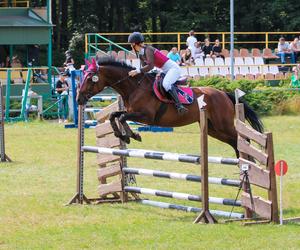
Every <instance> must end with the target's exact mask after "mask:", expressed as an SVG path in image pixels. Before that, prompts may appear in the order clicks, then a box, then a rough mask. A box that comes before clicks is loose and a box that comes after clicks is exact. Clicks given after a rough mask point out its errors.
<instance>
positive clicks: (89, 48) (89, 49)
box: [87, 35, 91, 59]
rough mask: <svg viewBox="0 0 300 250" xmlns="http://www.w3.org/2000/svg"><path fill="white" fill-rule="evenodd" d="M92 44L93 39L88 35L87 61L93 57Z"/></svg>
mask: <svg viewBox="0 0 300 250" xmlns="http://www.w3.org/2000/svg"><path fill="white" fill-rule="evenodd" d="M90 43H91V38H90V36H89V35H88V58H87V59H89V58H90V56H91V47H90Z"/></svg>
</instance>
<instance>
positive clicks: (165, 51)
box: [160, 49, 169, 56]
mask: <svg viewBox="0 0 300 250" xmlns="http://www.w3.org/2000/svg"><path fill="white" fill-rule="evenodd" d="M160 52H162V53H163V54H164V55H165V56H166V55H168V53H169V51H167V50H165V49H162V50H161V51H160Z"/></svg>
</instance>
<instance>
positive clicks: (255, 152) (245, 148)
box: [238, 137, 268, 165]
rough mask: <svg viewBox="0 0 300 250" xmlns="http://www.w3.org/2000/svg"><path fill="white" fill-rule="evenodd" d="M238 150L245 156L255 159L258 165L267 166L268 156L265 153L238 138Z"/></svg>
mask: <svg viewBox="0 0 300 250" xmlns="http://www.w3.org/2000/svg"><path fill="white" fill-rule="evenodd" d="M238 150H239V151H241V152H243V153H245V154H247V155H251V156H252V157H254V158H255V159H257V160H258V161H259V162H260V163H262V164H264V165H267V162H268V155H267V154H266V153H265V152H263V151H261V150H259V149H257V148H255V147H254V146H253V145H251V144H250V143H249V142H248V141H246V140H245V139H243V138H241V137H239V138H238Z"/></svg>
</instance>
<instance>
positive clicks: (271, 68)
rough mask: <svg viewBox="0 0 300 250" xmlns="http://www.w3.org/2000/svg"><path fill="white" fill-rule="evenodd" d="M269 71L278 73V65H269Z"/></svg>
mask: <svg viewBox="0 0 300 250" xmlns="http://www.w3.org/2000/svg"><path fill="white" fill-rule="evenodd" d="M269 72H270V73H272V74H274V75H276V74H277V73H279V70H278V66H276V65H270V66H269Z"/></svg>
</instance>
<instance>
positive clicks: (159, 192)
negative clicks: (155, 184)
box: [124, 186, 241, 207]
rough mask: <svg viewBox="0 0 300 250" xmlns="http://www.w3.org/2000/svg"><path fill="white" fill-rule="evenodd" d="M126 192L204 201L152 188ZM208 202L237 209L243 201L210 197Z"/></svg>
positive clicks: (129, 188)
mask: <svg viewBox="0 0 300 250" xmlns="http://www.w3.org/2000/svg"><path fill="white" fill-rule="evenodd" d="M124 191H125V192H131V193H139V194H148V195H154V196H161V197H166V198H174V199H180V200H189V201H200V202H201V201H202V198H201V196H199V195H193V194H185V193H177V192H168V191H162V190H155V189H150V188H140V187H130V186H125V187H124ZM208 201H209V202H210V203H215V204H222V205H226V206H236V207H240V206H241V201H235V200H232V199H225V198H217V197H209V200H208Z"/></svg>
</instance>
